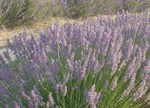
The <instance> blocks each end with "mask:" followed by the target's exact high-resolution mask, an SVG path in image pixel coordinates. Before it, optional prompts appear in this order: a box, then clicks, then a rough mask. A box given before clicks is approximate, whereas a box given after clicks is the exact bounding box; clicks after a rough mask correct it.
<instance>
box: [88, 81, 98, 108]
mask: <svg viewBox="0 0 150 108" xmlns="http://www.w3.org/2000/svg"><path fill="white" fill-rule="evenodd" d="M95 90H96V88H95V84H94V85H93V86H92V88H91V90H90V91H87V90H86V91H85V96H86V101H87V102H88V103H89V104H90V106H91V108H96V105H97V104H98V102H99V98H100V95H101V94H100V93H97V92H96V91H95Z"/></svg>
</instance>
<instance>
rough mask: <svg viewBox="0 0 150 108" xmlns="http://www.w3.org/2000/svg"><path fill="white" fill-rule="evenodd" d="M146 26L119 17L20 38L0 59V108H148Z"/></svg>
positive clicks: (136, 18)
mask: <svg viewBox="0 0 150 108" xmlns="http://www.w3.org/2000/svg"><path fill="white" fill-rule="evenodd" d="M149 26H150V17H149V15H147V12H144V13H141V14H134V15H133V14H132V15H130V14H128V13H124V14H123V15H120V14H119V13H118V14H117V15H116V18H115V19H111V18H110V17H102V16H98V17H97V18H95V19H93V20H86V21H85V22H84V24H78V23H73V24H71V23H69V22H66V23H65V24H64V25H63V26H60V24H59V21H56V23H55V24H54V25H50V27H49V29H48V31H47V32H42V33H41V34H40V38H39V39H37V38H35V37H34V34H33V35H32V36H31V38H28V37H27V34H26V33H25V32H24V33H22V34H20V35H19V36H17V37H15V38H14V41H13V42H10V41H8V49H7V50H6V51H4V53H3V54H1V55H0V108H72V107H73V108H83V107H86V108H132V107H134V108H141V107H142V108H146V107H150V58H149V57H150V37H149V35H150V28H149ZM12 54H13V57H12Z"/></svg>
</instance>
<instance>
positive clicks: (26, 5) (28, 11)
mask: <svg viewBox="0 0 150 108" xmlns="http://www.w3.org/2000/svg"><path fill="white" fill-rule="evenodd" d="M0 5H1V10H0V11H1V17H0V26H2V25H4V26H5V27H8V28H13V27H16V26H20V25H23V24H29V23H30V22H31V21H33V18H34V14H33V12H34V11H33V10H32V9H33V3H32V0H2V1H1V4H0Z"/></svg>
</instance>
